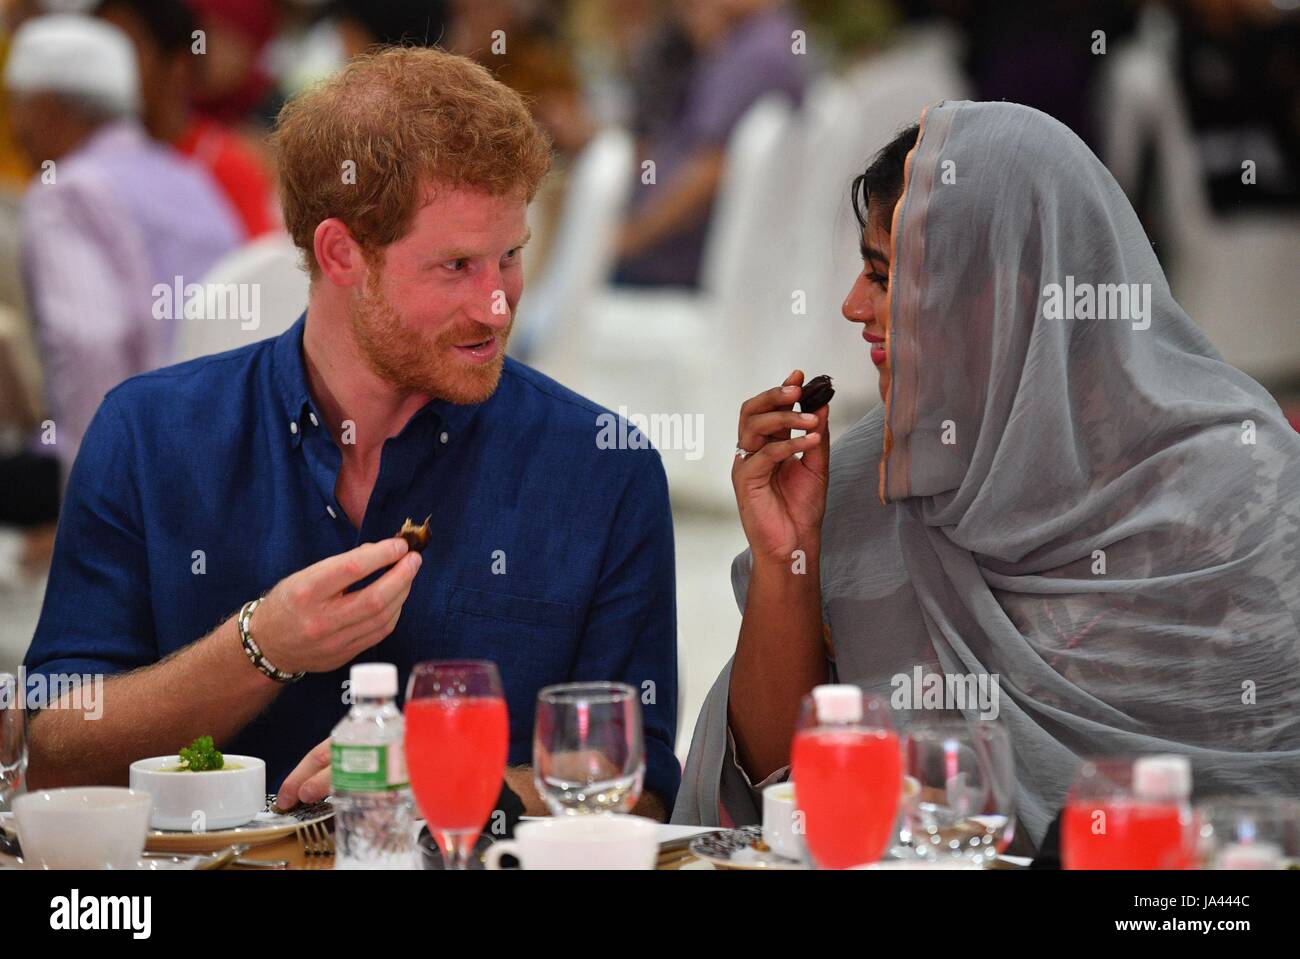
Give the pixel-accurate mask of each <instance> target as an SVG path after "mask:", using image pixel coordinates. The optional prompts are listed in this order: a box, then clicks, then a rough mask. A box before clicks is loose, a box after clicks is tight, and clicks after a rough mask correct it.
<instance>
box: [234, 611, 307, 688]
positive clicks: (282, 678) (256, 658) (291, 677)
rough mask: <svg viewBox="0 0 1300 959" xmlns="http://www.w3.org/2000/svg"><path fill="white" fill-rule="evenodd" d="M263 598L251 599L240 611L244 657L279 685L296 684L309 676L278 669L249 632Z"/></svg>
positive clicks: (240, 633)
mask: <svg viewBox="0 0 1300 959" xmlns="http://www.w3.org/2000/svg"><path fill="white" fill-rule="evenodd" d="M263 598H264V597H261V596H259V597H258V598H257V599H251V600H249V601H248V602H247V603H245V604H244V605H243V607H242V608H241V609H240V610H239V619H238V620H237V622H238V623H239V643H240V645H241V646H243V647H244V655H246V656H247V657H248V659H249V661H250V662H251V663H252V664H253V665H254V666H256V667H257V669H258V671H259V672H261V673H262V674H263V675H265V676H267V677H269V678H271V679H274V680H275V681H276V682H277V683H296V682H297V681H298V680H300V679H302V678H303V677H304V676H306V675H307V674H306V673H305V672H301V673H286V672H285V671H284V670H282V669H276V668H275V667H274V666H272V665H271V663H270V661H269V660H268V659H267V658H266V657H265V656H263V655H262V650H261V648H260V647H259V646H258V645H257V643H256V642H255V641H254V639H253V634H252V633H251V632H249V630H248V621H249V620H250V619H252V618H253V610H255V609H257V607H258V606H260V605H261V603H262V599H263Z"/></svg>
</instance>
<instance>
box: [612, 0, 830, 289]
mask: <svg viewBox="0 0 1300 959" xmlns="http://www.w3.org/2000/svg"><path fill="white" fill-rule="evenodd" d="M675 11H676V15H677V17H678V18H679V19H680V21H681V23H682V25H683V27H684V29H685V31H686V33H687V34H688V35H689V37H690V39H691V43H692V46H693V47H694V49H695V51H696V56H695V61H694V64H693V67H692V71H691V79H690V83H689V86H688V88H687V91H686V93H685V96H684V98H683V102H682V105H681V108H680V110H679V111H678V112H677V113H676V115H675V116H674V117H673V118H672V120H671V121H669V122H668V123H667V124H666V128H665V129H664V130H663V132H662V134H661V135H660V136H658V137H656V138H655V140H654V141H653V142H651V143H649V145H648V147H647V151H646V153H645V154H644V155H642V156H640V157H638V170H637V181H636V183H637V186H636V188H635V191H634V193H633V197H632V206H631V211H630V213H629V215H628V219H627V222H626V223H625V224H624V226H623V230H622V233H621V236H620V239H619V257H620V263H619V267H618V272H617V275H616V281H617V282H620V283H625V284H629V285H637V286H660V285H672V286H686V287H691V286H695V285H697V283H698V279H699V268H700V258H701V256H702V255H703V252H704V242H705V236H706V234H707V231H708V224H709V217H710V213H711V211H712V208H713V200H714V197H715V195H716V194H717V190H718V185H719V183H720V181H721V179H722V176H723V172H724V166H725V157H726V146H727V140H728V138H729V137H730V135H731V132H732V130H733V129H734V128H735V126H736V124H737V123H738V122H739V121H740V118H741V117H742V116H744V114H745V112H746V111H747V110H748V109H749V107H750V106H752V105H753V104H754V103H755V102H756V101H757V100H759V99H760V98H761V97H762V96H763V95H764V94H767V93H771V92H777V91H779V92H782V93H785V94H786V95H788V96H789V97H790V99H791V100H792V101H793V102H794V103H795V104H796V105H797V104H799V103H801V102H802V99H803V91H804V87H805V85H806V83H807V79H808V75H807V74H808V71H807V67H806V66H805V57H804V56H803V55H801V54H797V53H795V52H794V49H793V44H794V39H793V33H794V31H795V30H796V29H797V28H798V27H799V24H798V23H797V22H796V21H795V19H794V17H793V15H792V14H791V11H790V9H789V8H788V7H787V6H786V4H784V3H782V2H779V0H681V2H680V3H679V4H678V5H677V6H676V8H675ZM646 160H650V161H653V162H654V164H655V167H654V173H655V177H654V179H655V182H654V183H649V184H647V183H644V182H642V179H641V170H640V164H641V163H642V162H644V161H646Z"/></svg>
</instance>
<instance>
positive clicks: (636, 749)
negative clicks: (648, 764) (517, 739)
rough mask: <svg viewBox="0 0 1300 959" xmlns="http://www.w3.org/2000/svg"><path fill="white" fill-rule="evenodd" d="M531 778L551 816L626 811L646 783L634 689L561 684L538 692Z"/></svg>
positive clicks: (586, 684)
mask: <svg viewBox="0 0 1300 959" xmlns="http://www.w3.org/2000/svg"><path fill="white" fill-rule="evenodd" d="M533 775H534V777H535V779H536V783H537V791H538V792H539V793H540V794H541V796H542V799H544V800H545V801H546V805H547V806H548V807H549V808H550V810H551V813H552V815H555V816H565V815H582V814H584V813H603V812H628V811H630V810H631V809H632V807H633V806H635V805H636V802H637V799H638V798H640V796H641V786H642V783H643V781H644V780H645V740H644V734H643V732H642V729H641V703H640V701H639V700H638V698H637V694H636V690H635V689H633V688H632V687H631V686H628V685H626V684H624V683H564V684H561V685H558V686H547V687H545V688H544V689H542V690H541V691H540V692H538V694H537V722H536V724H535V725H534V727H533Z"/></svg>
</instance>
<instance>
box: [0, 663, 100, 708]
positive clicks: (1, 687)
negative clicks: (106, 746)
mask: <svg viewBox="0 0 1300 959" xmlns="http://www.w3.org/2000/svg"><path fill="white" fill-rule="evenodd" d="M8 677H13V679H14V680H15V681H14V682H8V681H3V680H6V679H7V678H8ZM14 706H17V707H18V708H19V709H77V710H81V711H82V712H84V713H85V714H86V718H87V719H100V718H101V717H102V716H103V715H104V675H103V674H102V673H30V674H29V673H28V672H27V668H26V667H25V666H19V667H18V673H17V675H16V676H15V675H14V674H13V673H0V709H10V708H12V707H14Z"/></svg>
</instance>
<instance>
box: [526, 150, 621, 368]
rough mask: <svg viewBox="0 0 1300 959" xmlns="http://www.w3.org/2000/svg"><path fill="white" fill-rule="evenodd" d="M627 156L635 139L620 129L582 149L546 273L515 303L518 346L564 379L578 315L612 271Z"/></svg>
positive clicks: (569, 182)
mask: <svg viewBox="0 0 1300 959" xmlns="http://www.w3.org/2000/svg"><path fill="white" fill-rule="evenodd" d="M632 160H633V144H632V137H631V135H630V134H629V133H628V132H627V131H625V130H622V129H620V128H618V127H606V128H604V129H603V130H601V131H600V132H598V133H597V134H596V135H595V136H594V137H593V138H592V140H591V142H590V143H588V144H587V146H586V148H585V149H583V151H582V153H581V154H579V156H578V158H577V160H576V161H575V162H574V164H573V169H572V170H571V171H570V173H569V176H568V180H567V183H566V184H565V194H564V201H563V203H562V205H561V208H560V215H559V218H558V222H557V223H556V226H555V235H554V239H553V240H552V245H551V252H550V255H549V256H548V257H547V260H546V265H545V267H544V270H545V272H544V274H543V275H542V277H541V278H540V281H539V282H537V283H535V284H532V285H530V286H528V287H526V288H525V290H524V295H523V298H522V299H521V300H520V303H519V309H518V311H517V314H516V319H517V327H516V329H517V330H518V333H517V334H516V336H515V337H514V339H515V341H516V344H517V345H516V349H517V350H518V352H519V353H520V355H521V356H522V357H523V358H524V359H525V360H527V361H529V362H531V363H534V364H536V365H538V366H540V367H542V368H544V369H545V370H546V371H547V373H549V374H550V375H551V376H554V377H555V378H556V379H559V380H560V381H561V382H567V381H568V379H569V378H570V376H571V375H572V372H573V370H572V361H573V359H574V358H575V350H574V339H575V337H576V336H578V335H579V333H580V331H579V326H580V324H579V322H578V315H579V313H580V311H581V310H582V309H583V308H584V306H585V305H586V304H587V303H589V302H590V301H591V298H592V297H593V295H594V294H595V291H596V290H597V289H598V288H599V287H600V286H601V285H602V284H604V283H605V282H606V281H607V280H608V279H609V276H610V273H611V272H612V271H613V269H614V258H615V252H616V240H617V235H618V228H619V224H620V223H621V221H622V219H623V214H624V211H625V209H626V208H627V201H628V197H629V195H630V193H631V182H632V181H631V177H632Z"/></svg>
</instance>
